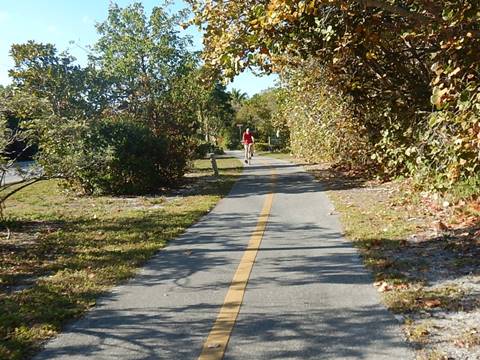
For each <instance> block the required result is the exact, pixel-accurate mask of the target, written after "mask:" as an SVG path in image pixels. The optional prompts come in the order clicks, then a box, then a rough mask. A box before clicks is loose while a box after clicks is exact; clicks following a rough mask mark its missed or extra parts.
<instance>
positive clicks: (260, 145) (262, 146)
mask: <svg viewBox="0 0 480 360" xmlns="http://www.w3.org/2000/svg"><path fill="white" fill-rule="evenodd" d="M270 150H272V149H271V147H270V146H269V145H268V143H264V142H256V143H255V151H270Z"/></svg>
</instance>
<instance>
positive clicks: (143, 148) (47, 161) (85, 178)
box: [38, 119, 187, 194]
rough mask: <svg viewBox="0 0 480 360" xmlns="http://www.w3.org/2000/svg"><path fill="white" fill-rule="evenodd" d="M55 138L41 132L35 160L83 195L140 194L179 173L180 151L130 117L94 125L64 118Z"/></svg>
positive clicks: (182, 166) (181, 166)
mask: <svg viewBox="0 0 480 360" xmlns="http://www.w3.org/2000/svg"><path fill="white" fill-rule="evenodd" d="M55 132H56V133H54V134H52V135H54V136H51V137H49V136H48V135H49V134H48V132H47V133H44V134H43V136H42V140H43V141H41V142H40V146H41V153H40V155H39V158H38V160H39V162H40V163H41V164H42V166H43V168H44V169H45V171H46V173H47V174H49V175H53V176H55V175H56V176H60V177H62V178H64V179H65V180H66V182H67V183H68V184H69V185H70V186H71V187H74V188H80V189H81V190H83V191H84V192H85V193H87V194H94V193H96V194H105V193H108V194H141V193H148V192H153V191H156V190H158V188H159V187H161V186H166V185H170V184H172V183H173V182H174V181H175V180H176V179H178V177H179V176H181V175H183V172H184V169H185V167H186V163H187V159H186V156H178V155H179V154H181V152H182V151H183V150H184V148H182V146H180V145H178V142H175V144H174V143H173V141H172V140H171V139H168V138H167V137H166V136H165V135H154V134H153V133H152V131H151V130H150V129H149V128H147V127H146V126H144V125H142V124H139V123H136V122H133V121H131V120H129V119H108V120H102V121H97V122H94V123H86V122H83V123H82V122H79V121H78V120H64V121H63V123H62V124H58V123H57V127H56V130H55Z"/></svg>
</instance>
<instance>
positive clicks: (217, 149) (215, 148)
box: [212, 146, 225, 155]
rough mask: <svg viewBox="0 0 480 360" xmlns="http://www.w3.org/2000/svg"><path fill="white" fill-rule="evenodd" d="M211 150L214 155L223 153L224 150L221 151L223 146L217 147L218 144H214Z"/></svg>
mask: <svg viewBox="0 0 480 360" xmlns="http://www.w3.org/2000/svg"><path fill="white" fill-rule="evenodd" d="M212 152H213V153H214V154H215V155H225V151H223V148H221V147H218V146H215V147H214V148H213V150H212Z"/></svg>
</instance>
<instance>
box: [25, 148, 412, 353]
mask: <svg viewBox="0 0 480 360" xmlns="http://www.w3.org/2000/svg"><path fill="white" fill-rule="evenodd" d="M233 154H234V155H235V156H238V157H241V153H240V152H235V153H233ZM271 194H273V203H272V205H271V210H270V211H269V217H268V222H267V223H266V229H265V232H264V233H263V240H262V242H261V245H260V247H259V249H258V252H257V253H256V260H255V263H254V265H253V268H252V270H251V273H250V278H249V281H248V285H247V286H246V290H245V292H244V294H243V302H242V304H241V308H240V312H239V314H238V317H237V319H236V322H235V326H234V327H233V331H232V332H231V336H230V338H229V342H228V347H227V348H226V352H225V354H224V358H225V359H413V353H412V351H411V349H410V348H409V347H408V346H407V344H406V342H405V341H404V339H403V337H402V335H401V331H400V326H399V324H398V323H397V322H396V320H395V318H394V317H393V316H392V315H391V314H390V313H389V312H388V311H387V310H386V309H385V308H384V307H383V306H382V305H381V304H380V299H379V296H378V294H377V292H376V290H375V289H374V287H373V286H372V277H371V274H370V273H369V272H367V271H366V270H365V268H364V267H363V266H362V264H361V260H360V258H359V256H358V254H357V252H356V250H355V249H354V248H353V247H352V245H351V244H350V243H349V242H347V241H346V240H344V239H343V237H342V230H341V226H340V223H339V219H338V218H337V215H335V213H334V212H333V210H334V209H333V207H332V205H331V203H330V202H329V200H328V199H327V197H326V195H325V193H324V191H323V189H322V187H321V186H320V184H319V183H317V182H316V181H314V179H313V178H312V177H311V176H310V175H309V174H307V173H306V172H304V171H303V169H302V168H301V167H300V166H296V165H293V164H290V163H288V162H285V161H280V160H274V159H269V158H266V157H264V158H257V157H255V158H254V159H253V161H252V164H251V165H249V166H246V167H245V171H244V173H243V175H242V176H241V178H240V180H239V181H238V182H237V183H236V184H235V186H234V187H233V189H232V191H231V193H230V194H229V196H227V197H226V198H224V199H223V200H221V201H220V202H219V203H218V205H217V206H216V207H215V208H214V209H213V210H212V211H211V212H210V213H209V214H208V215H206V216H205V217H203V218H202V219H201V221H200V222H198V223H197V224H195V225H194V226H192V227H191V228H190V229H188V230H187V231H186V232H185V234H184V235H182V236H181V237H179V238H177V239H175V240H173V241H172V242H170V244H169V245H168V246H167V247H166V248H165V249H164V250H162V251H160V252H159V253H158V254H157V255H156V256H155V257H154V258H153V259H152V260H151V261H149V262H148V264H147V265H146V266H145V267H144V268H142V269H141V270H140V271H139V272H138V275H137V276H136V277H135V278H134V279H132V280H131V281H129V282H128V283H127V284H125V285H121V286H118V287H116V288H115V289H113V291H112V292H111V293H110V294H109V295H108V296H105V297H103V298H102V299H101V300H100V301H99V303H98V305H97V307H95V308H94V309H93V310H92V311H90V312H89V313H88V314H87V315H86V316H85V317H84V318H82V319H80V320H79V321H76V322H74V323H72V324H70V325H69V326H68V327H67V328H66V329H65V331H64V332H63V333H62V334H61V335H59V336H58V337H57V338H55V339H53V340H52V341H50V342H49V343H47V344H46V347H45V349H44V351H43V352H41V353H40V354H39V355H38V356H37V357H36V358H35V359H36V360H47V359H48V360H50V359H72V360H74V359H198V358H199V356H200V354H201V353H202V348H204V344H205V343H206V340H207V337H208V336H209V333H210V331H211V330H212V327H213V326H214V324H215V322H216V319H217V316H218V314H219V312H220V310H221V309H223V308H225V306H224V302H225V298H226V295H227V293H228V292H229V288H230V287H231V286H234V284H233V283H232V279H233V278H234V276H236V270H237V267H238V266H239V263H240V261H242V262H243V260H242V259H243V255H244V253H245V252H246V251H245V250H246V249H247V244H248V243H249V240H250V238H251V237H252V234H253V233H255V229H256V226H257V224H258V222H259V215H260V213H261V212H262V211H264V210H262V209H264V203H265V200H266V199H267V197H269V196H270V197H271ZM257 235H258V234H257ZM222 306H223V307H222Z"/></svg>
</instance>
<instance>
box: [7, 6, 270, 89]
mask: <svg viewBox="0 0 480 360" xmlns="http://www.w3.org/2000/svg"><path fill="white" fill-rule="evenodd" d="M137 1H138V0H137ZM115 2H116V3H117V4H118V5H120V6H122V7H124V6H127V5H129V4H131V3H133V2H135V1H134V0H117V1H115ZM140 2H141V3H142V4H143V5H144V7H145V10H146V11H147V14H149V13H150V11H151V9H152V8H153V7H154V6H158V5H161V4H162V1H161V0H144V1H140ZM109 4H110V1H109V0H80V1H78V0H17V1H13V0H0V84H2V85H7V84H9V83H10V79H9V77H8V70H9V69H10V68H11V67H12V66H13V62H12V60H11V59H10V56H9V52H10V47H11V45H12V44H19V43H25V42H27V41H28V40H35V41H39V42H44V43H47V42H48V43H52V44H54V45H55V46H56V47H57V49H58V50H59V51H63V50H68V51H69V52H70V54H72V55H73V56H75V57H76V58H77V59H78V62H79V63H80V64H85V62H86V59H87V52H86V50H85V48H86V47H87V46H88V45H92V44H94V43H95V41H96V39H97V33H96V29H95V23H97V22H102V21H104V20H105V19H106V17H107V13H108V6H109ZM185 6H186V5H185V3H183V2H182V1H180V0H175V1H174V3H173V5H172V11H177V10H179V9H181V8H183V7H185ZM186 33H187V34H189V35H190V36H192V38H193V42H194V45H193V46H194V49H195V50H199V49H201V48H202V37H201V34H200V33H199V31H198V30H197V29H196V28H193V27H190V28H189V29H187V30H186ZM72 41H73V42H74V43H73V44H72V43H71V42H72ZM275 81H276V77H275V76H264V77H256V76H255V75H253V74H252V73H251V72H249V71H247V72H245V73H243V74H241V75H239V76H237V77H236V78H235V79H234V81H233V83H231V84H229V85H228V86H227V89H229V90H230V89H231V88H237V89H240V90H241V91H243V92H246V93H247V94H248V95H249V96H251V95H253V94H255V93H258V92H261V91H262V90H264V89H266V88H269V87H272V86H274V84H275Z"/></svg>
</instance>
